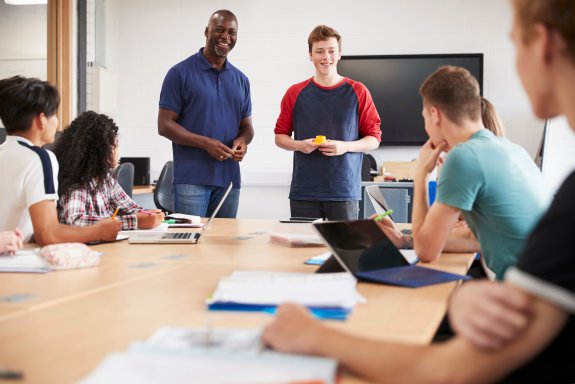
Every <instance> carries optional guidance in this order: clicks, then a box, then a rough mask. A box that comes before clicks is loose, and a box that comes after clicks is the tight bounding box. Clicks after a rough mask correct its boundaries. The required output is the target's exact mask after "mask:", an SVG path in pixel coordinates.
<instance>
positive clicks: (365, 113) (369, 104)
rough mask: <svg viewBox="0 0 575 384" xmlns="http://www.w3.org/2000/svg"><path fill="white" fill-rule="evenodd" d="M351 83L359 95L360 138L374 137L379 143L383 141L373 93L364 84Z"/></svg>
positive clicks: (351, 81)
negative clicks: (372, 96)
mask: <svg viewBox="0 0 575 384" xmlns="http://www.w3.org/2000/svg"><path fill="white" fill-rule="evenodd" d="M349 81H350V83H351V85H352V87H353V89H354V91H355V94H356V95H357V100H358V104H359V111H358V115H359V136H361V137H365V136H373V137H375V138H376V139H377V141H381V128H380V127H381V119H380V118H379V114H378V113H377V109H376V108H375V104H373V99H372V98H371V93H369V90H368V89H367V88H366V86H365V85H363V84H362V83H360V82H357V81H353V80H349Z"/></svg>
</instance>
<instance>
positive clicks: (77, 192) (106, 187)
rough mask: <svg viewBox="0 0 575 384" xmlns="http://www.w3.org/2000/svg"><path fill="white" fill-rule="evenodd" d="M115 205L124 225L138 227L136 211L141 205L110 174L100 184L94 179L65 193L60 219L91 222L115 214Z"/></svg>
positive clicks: (80, 224)
mask: <svg viewBox="0 0 575 384" xmlns="http://www.w3.org/2000/svg"><path fill="white" fill-rule="evenodd" d="M116 207H119V208H120V209H119V211H118V214H117V215H116V218H117V219H118V220H121V221H122V229H136V228H137V227H138V220H137V218H136V214H137V213H138V212H139V211H140V210H141V209H142V208H141V207H140V206H139V205H138V204H136V203H135V202H134V200H132V199H131V198H130V196H128V195H127V194H126V192H124V190H123V189H122V187H121V186H120V185H119V184H118V182H117V181H116V180H115V179H114V178H113V177H112V176H108V178H107V179H106V180H105V181H104V183H102V185H101V186H99V187H97V186H96V182H95V181H92V182H90V186H89V188H78V189H74V190H70V191H68V192H67V193H65V194H64V195H62V196H61V197H60V200H59V201H58V219H59V220H60V222H61V223H63V224H68V225H75V226H78V227H83V226H88V225H92V224H95V223H97V222H98V221H100V220H104V219H106V218H109V217H112V215H113V214H114V211H115V210H116Z"/></svg>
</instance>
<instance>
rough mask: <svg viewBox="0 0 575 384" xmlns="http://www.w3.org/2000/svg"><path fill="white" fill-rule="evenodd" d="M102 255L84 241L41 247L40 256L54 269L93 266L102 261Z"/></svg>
mask: <svg viewBox="0 0 575 384" xmlns="http://www.w3.org/2000/svg"><path fill="white" fill-rule="evenodd" d="M100 255H101V254H100V253H99V252H96V251H93V250H91V249H90V248H89V247H88V246H87V245H86V244H82V243H62V244H52V245H47V246H45V247H42V248H41V249H40V256H42V258H44V259H45V260H46V261H47V262H48V264H50V266H51V267H52V269H73V268H86V267H93V266H96V265H98V264H99V263H100Z"/></svg>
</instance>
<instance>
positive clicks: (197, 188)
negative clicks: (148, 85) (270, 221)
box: [158, 10, 254, 217]
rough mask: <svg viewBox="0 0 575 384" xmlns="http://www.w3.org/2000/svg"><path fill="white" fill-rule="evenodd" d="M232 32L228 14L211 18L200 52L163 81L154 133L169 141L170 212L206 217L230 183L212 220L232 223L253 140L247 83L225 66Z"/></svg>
mask: <svg viewBox="0 0 575 384" xmlns="http://www.w3.org/2000/svg"><path fill="white" fill-rule="evenodd" d="M237 31H238V22H237V19H236V16H235V15H234V14H233V13H232V12H230V11H228V10H219V11H216V12H214V13H213V14H212V15H211V17H210V20H209V22H208V26H207V27H206V29H205V32H204V34H205V36H206V45H205V47H203V48H201V49H200V50H199V52H197V53H196V54H194V55H192V56H190V57H188V58H187V59H186V60H184V61H182V62H180V63H178V64H176V65H175V66H173V67H172V68H171V69H170V70H169V71H168V74H167V75H166V77H165V79H164V83H163V85H162V91H161V93H160V109H159V112H158V133H159V134H160V135H162V136H164V137H166V138H168V139H170V140H171V141H172V150H173V154H174V209H175V210H176V212H180V213H187V214H191V215H197V216H202V217H207V216H210V215H211V214H212V212H213V211H214V209H215V208H216V206H217V204H218V203H219V201H220V199H221V197H222V196H223V194H224V192H225V190H226V188H227V186H228V185H229V184H230V182H232V183H233V186H234V188H233V189H232V191H231V192H230V195H229V196H228V198H227V199H226V201H225V203H224V205H223V206H222V207H221V209H220V211H219V212H218V215H217V216H218V217H236V214H237V210H238V204H239V196H240V184H241V178H240V166H239V161H241V160H242V159H243V158H244V156H245V154H246V151H247V147H248V144H249V143H250V142H251V141H252V138H253V136H254V130H253V127H252V118H251V114H252V103H251V94H250V83H249V80H248V78H247V77H246V76H245V75H244V74H243V73H242V72H241V71H240V70H238V69H237V68H236V67H234V66H233V65H231V64H230V62H229V61H228V60H227V55H228V53H229V52H230V51H231V50H232V49H233V48H234V46H235V44H236V39H237Z"/></svg>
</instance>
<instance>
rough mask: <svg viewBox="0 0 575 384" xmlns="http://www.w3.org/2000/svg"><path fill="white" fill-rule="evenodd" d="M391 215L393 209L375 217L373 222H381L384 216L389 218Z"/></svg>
mask: <svg viewBox="0 0 575 384" xmlns="http://www.w3.org/2000/svg"><path fill="white" fill-rule="evenodd" d="M392 213H393V209H388V210H387V211H385V212H383V213H380V214H379V215H377V216H376V217H375V218H374V219H373V220H374V221H381V220H383V218H384V217H385V216H389V215H391V214H392Z"/></svg>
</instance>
